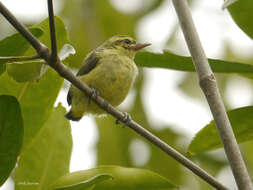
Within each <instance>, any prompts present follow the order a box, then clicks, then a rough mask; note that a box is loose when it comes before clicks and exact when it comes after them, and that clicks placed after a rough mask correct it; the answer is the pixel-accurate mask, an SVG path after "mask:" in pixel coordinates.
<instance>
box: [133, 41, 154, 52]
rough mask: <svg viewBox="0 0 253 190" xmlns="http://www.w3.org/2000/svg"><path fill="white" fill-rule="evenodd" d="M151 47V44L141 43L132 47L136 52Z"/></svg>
mask: <svg viewBox="0 0 253 190" xmlns="http://www.w3.org/2000/svg"><path fill="white" fill-rule="evenodd" d="M150 45H151V44H140V43H138V44H135V45H134V46H132V47H131V49H133V50H135V51H138V50H140V49H143V48H145V47H147V46H150Z"/></svg>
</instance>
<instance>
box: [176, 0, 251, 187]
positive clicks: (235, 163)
mask: <svg viewBox="0 0 253 190" xmlns="http://www.w3.org/2000/svg"><path fill="white" fill-rule="evenodd" d="M173 4H174V7H175V9H176V12H177V15H178V18H179V21H180V24H181V28H182V30H183V33H184V37H185V40H186V42H187V45H188V48H189V51H190V53H191V55H192V59H193V62H194V65H195V68H196V71H197V73H198V77H199V83H200V87H201V88H202V90H203V92H204V94H205V96H206V99H207V101H208V104H209V106H210V109H211V112H212V114H213V117H214V121H215V123H216V126H217V129H218V131H219V134H220V137H221V140H222V142H223V145H224V149H225V152H226V155H227V158H228V160H229V163H230V166H231V168H232V171H233V175H234V177H235V180H236V183H237V186H238V188H239V189H240V190H253V186H252V183H251V179H250V177H249V174H248V171H247V168H246V166H245V163H244V161H243V158H242V155H241V152H240V149H239V146H238V144H237V142H236V139H235V136H234V133H233V130H232V127H231V124H230V121H229V119H228V116H227V114H226V110H225V107H224V104H223V102H222V99H221V96H220V93H219V89H218V87H217V83H216V79H215V77H214V74H213V72H212V70H211V68H210V66H209V63H208V60H207V58H206V55H205V53H204V50H203V47H202V45H201V42H200V40H199V37H198V34H197V31H196V29H195V26H194V23H193V19H192V16H191V12H190V9H189V6H188V5H187V1H186V0H173Z"/></svg>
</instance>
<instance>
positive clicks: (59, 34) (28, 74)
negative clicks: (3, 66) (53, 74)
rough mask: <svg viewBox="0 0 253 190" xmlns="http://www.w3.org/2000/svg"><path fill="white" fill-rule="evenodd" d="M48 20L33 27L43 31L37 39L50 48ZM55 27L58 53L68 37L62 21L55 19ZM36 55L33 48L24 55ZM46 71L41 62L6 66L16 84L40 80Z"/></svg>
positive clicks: (26, 62) (25, 62)
mask: <svg viewBox="0 0 253 190" xmlns="http://www.w3.org/2000/svg"><path fill="white" fill-rule="evenodd" d="M48 22H49V21H48V19H45V20H44V21H42V22H41V23H39V24H36V25H35V26H34V27H37V28H40V29H41V30H43V31H44V33H43V35H41V36H40V37H39V38H38V39H39V40H40V41H41V42H42V43H44V44H45V45H46V46H48V47H50V44H51V42H50V33H49V28H48V27H49V26H48ZM55 27H56V38H57V48H58V51H60V49H61V48H62V47H63V46H64V44H65V43H68V41H69V40H68V35H67V31H66V29H65V25H64V23H63V21H62V20H61V19H60V18H58V17H55ZM34 54H36V52H35V50H34V49H33V47H30V48H29V49H28V50H27V51H26V53H25V55H34ZM46 69H47V66H45V65H44V64H42V61H23V62H22V63H21V62H19V63H18V64H17V63H15V64H7V71H8V74H9V75H10V76H11V77H13V78H14V79H15V80H16V81H17V82H27V81H31V80H38V79H40V78H41V77H42V76H43V75H44V73H45V70H46Z"/></svg>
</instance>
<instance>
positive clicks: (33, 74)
mask: <svg viewBox="0 0 253 190" xmlns="http://www.w3.org/2000/svg"><path fill="white" fill-rule="evenodd" d="M48 68H49V66H48V65H45V62H44V61H25V62H22V63H20V62H14V63H8V64H7V72H8V75H9V76H11V77H12V78H13V79H14V80H15V81H17V82H27V81H30V80H38V79H40V78H41V77H42V76H43V75H44V74H45V72H46V71H47V69H48ZM24 73H26V74H24Z"/></svg>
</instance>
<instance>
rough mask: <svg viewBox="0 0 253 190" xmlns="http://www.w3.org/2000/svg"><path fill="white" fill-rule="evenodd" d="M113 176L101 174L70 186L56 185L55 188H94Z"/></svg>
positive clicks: (77, 189) (63, 189) (65, 189)
mask: <svg viewBox="0 0 253 190" xmlns="http://www.w3.org/2000/svg"><path fill="white" fill-rule="evenodd" d="M112 178H113V177H112V176H111V175H108V174H99V175H96V176H94V177H91V178H89V179H88V180H86V181H82V182H80V183H77V184H73V185H69V186H63V187H56V188H54V190H85V189H86V190H89V189H94V187H95V185H96V184H98V183H101V182H103V181H105V180H109V179H112Z"/></svg>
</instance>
